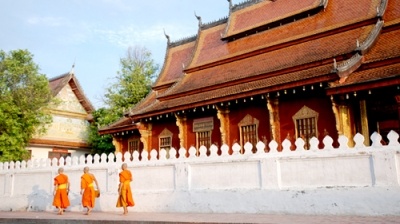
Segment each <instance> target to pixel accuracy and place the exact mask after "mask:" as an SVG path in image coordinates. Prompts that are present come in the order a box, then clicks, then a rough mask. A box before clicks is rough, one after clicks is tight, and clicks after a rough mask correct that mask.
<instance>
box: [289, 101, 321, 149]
mask: <svg viewBox="0 0 400 224" xmlns="http://www.w3.org/2000/svg"><path fill="white" fill-rule="evenodd" d="M317 121H318V113H317V112H316V111H314V110H312V109H310V108H309V107H307V106H303V107H302V108H301V109H300V110H299V111H298V112H297V113H296V114H295V115H294V116H293V122H294V125H295V128H296V130H295V131H296V139H298V138H302V139H303V140H304V141H305V143H306V144H305V146H304V148H305V149H309V148H310V139H311V138H312V137H318V131H317Z"/></svg>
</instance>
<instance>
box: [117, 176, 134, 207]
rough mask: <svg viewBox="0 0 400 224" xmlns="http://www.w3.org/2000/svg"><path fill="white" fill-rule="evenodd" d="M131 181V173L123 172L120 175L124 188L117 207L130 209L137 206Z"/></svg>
mask: <svg viewBox="0 0 400 224" xmlns="http://www.w3.org/2000/svg"><path fill="white" fill-rule="evenodd" d="M131 181H132V173H131V171H129V170H123V171H122V172H121V173H119V182H120V183H121V185H122V186H121V191H120V192H119V196H118V200H117V207H128V206H134V205H135V202H134V201H133V197H132V190H131Z"/></svg>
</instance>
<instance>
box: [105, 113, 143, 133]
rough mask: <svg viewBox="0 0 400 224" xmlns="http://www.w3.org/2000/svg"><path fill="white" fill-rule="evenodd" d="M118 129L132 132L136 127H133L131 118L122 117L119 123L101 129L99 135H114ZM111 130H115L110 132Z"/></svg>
mask: <svg viewBox="0 0 400 224" xmlns="http://www.w3.org/2000/svg"><path fill="white" fill-rule="evenodd" d="M116 128H117V129H118V130H119V131H122V130H124V131H125V130H132V129H135V128H136V125H132V120H131V119H130V118H128V117H122V118H121V119H119V120H118V121H116V122H114V123H112V124H111V125H109V126H107V127H103V128H100V129H99V133H100V134H101V135H104V134H109V133H113V131H115V130H116ZM109 130H113V131H111V132H109Z"/></svg>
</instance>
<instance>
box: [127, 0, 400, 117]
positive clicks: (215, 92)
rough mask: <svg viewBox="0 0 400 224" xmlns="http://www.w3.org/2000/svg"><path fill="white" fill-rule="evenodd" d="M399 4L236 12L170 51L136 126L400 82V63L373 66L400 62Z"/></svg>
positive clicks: (383, 1)
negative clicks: (245, 101)
mask: <svg viewBox="0 0 400 224" xmlns="http://www.w3.org/2000/svg"><path fill="white" fill-rule="evenodd" d="M290 2H292V3H290ZM289 3H290V4H289ZM399 3H400V0H392V1H388V0H353V1H351V2H349V1H348V0H335V1H329V2H328V1H325V0H304V1H301V2H299V1H295V0H285V1H283V0H275V1H260V0H251V1H247V2H245V3H243V4H240V5H237V6H231V11H230V15H229V17H228V19H227V20H221V21H220V22H218V23H212V24H209V25H207V26H204V25H203V26H199V31H198V34H197V36H196V38H195V39H193V42H187V43H186V44H185V45H180V46H174V47H175V48H169V50H168V52H167V54H166V59H165V62H164V68H163V70H162V72H161V73H160V76H159V79H158V80H157V83H156V84H155V85H154V86H153V91H152V92H151V93H150V94H149V95H148V96H147V97H146V98H145V99H144V100H143V102H142V103H140V104H138V105H137V106H136V107H134V108H132V110H131V111H130V113H129V114H128V115H129V116H131V118H133V119H134V120H135V121H137V120H138V119H141V118H146V117H150V116H155V115H159V114H164V113H169V112H176V111H180V110H185V109H190V108H196V107H203V106H207V105H211V104H215V103H219V102H226V101H229V100H235V99H240V98H246V97H249V96H253V95H257V94H261V95H263V94H267V93H274V92H275V93H277V92H279V91H281V93H282V91H286V90H287V89H289V88H298V87H302V86H305V85H315V84H319V83H322V82H326V83H331V84H332V85H331V86H330V88H341V87H344V86H345V85H352V84H354V83H357V82H359V83H361V82H368V81H373V80H375V81H376V80H378V79H386V78H388V79H390V78H392V77H396V76H398V66H397V65H390V64H385V62H383V64H380V65H379V66H378V65H377V67H373V65H374V63H378V62H380V61H388V60H389V61H392V62H395V64H396V63H397V64H398V62H397V60H398V58H399V55H398V54H400V53H399V50H398V49H399V46H400V43H399V40H398V39H399V38H397V39H396V37H398V36H399V31H397V30H398V28H399V27H398V24H399V22H400V19H399V18H400V9H399V7H398V4H399ZM298 15H301V16H300V17H299V16H298ZM305 15H306V16H305ZM304 16H305V17H304ZM287 18H290V19H291V20H288V19H287ZM277 22H279V23H278V25H277ZM269 24H274V26H272V27H268V25H269ZM261 28H262V29H261ZM253 31H254V32H253ZM389 42H390V44H388V43H389ZM368 66H370V67H368ZM379 67H381V68H379ZM374 73H376V74H377V75H376V76H373V74H374ZM328 91H330V90H329V89H328Z"/></svg>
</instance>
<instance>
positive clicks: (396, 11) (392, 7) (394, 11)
mask: <svg viewBox="0 0 400 224" xmlns="http://www.w3.org/2000/svg"><path fill="white" fill-rule="evenodd" d="M399 5H400V0H389V2H388V3H387V8H386V13H385V14H384V16H383V20H384V21H385V26H389V25H393V24H399V23H400V7H399Z"/></svg>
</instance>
